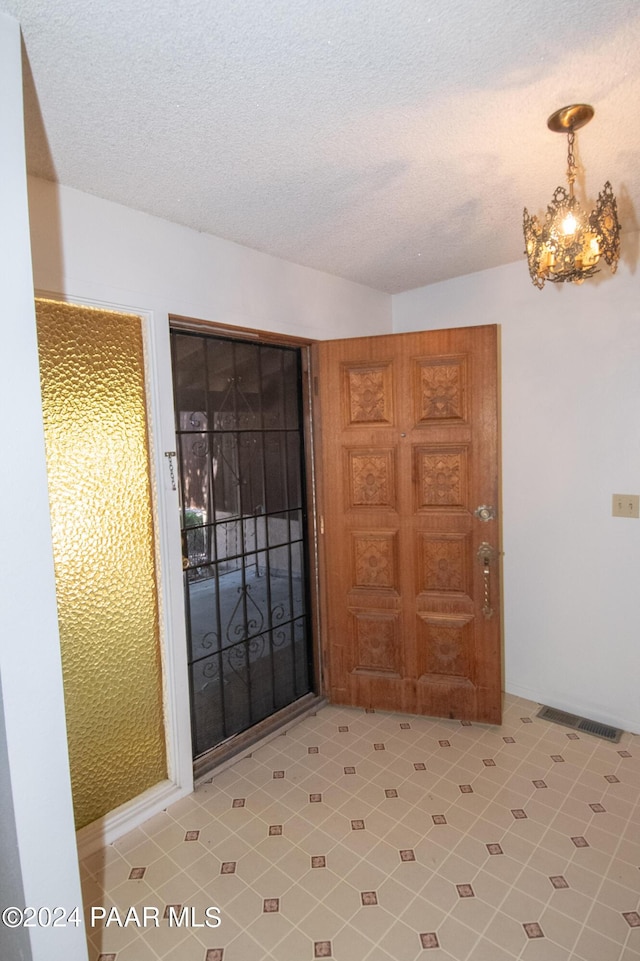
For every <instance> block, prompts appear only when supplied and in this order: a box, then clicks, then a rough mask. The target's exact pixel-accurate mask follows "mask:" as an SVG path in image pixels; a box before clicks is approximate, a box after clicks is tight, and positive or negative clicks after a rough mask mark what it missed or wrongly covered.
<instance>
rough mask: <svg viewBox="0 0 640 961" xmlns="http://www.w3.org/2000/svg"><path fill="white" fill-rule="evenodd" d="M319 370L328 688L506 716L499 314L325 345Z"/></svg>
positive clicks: (407, 707)
mask: <svg viewBox="0 0 640 961" xmlns="http://www.w3.org/2000/svg"><path fill="white" fill-rule="evenodd" d="M316 376H317V383H318V391H319V410H320V431H319V434H320V444H319V455H320V456H319V458H318V463H319V465H320V469H319V474H320V482H321V483H320V492H321V513H322V524H321V530H323V532H324V533H323V534H322V535H321V541H322V543H321V548H322V551H321V556H322V565H323V566H322V570H323V582H324V586H325V590H324V616H323V639H324V649H325V658H326V662H327V664H326V668H327V675H328V685H327V686H328V693H329V696H330V698H331V700H332V701H334V702H335V703H342V704H353V705H360V706H363V707H368V708H380V709H387V710H398V711H407V712H412V713H420V714H428V715H434V716H444V717H456V718H460V719H469V720H471V719H476V720H482V721H487V722H493V723H498V722H499V720H500V712H501V690H500V689H501V666H500V602H499V576H498V575H499V570H498V565H497V563H496V560H495V557H497V556H498V555H497V551H498V548H499V544H498V537H499V527H498V520H497V517H496V518H492V519H490V520H489V521H488V522H484V521H482V520H481V519H480V518H479V517H478V516H477V514H476V513H475V511H476V508H477V507H479V506H481V505H491V506H493V507H494V508H497V506H498V479H499V475H498V464H499V450H498V437H499V434H498V388H497V329H496V327H495V326H483V327H472V328H459V329H454V330H443V331H424V332H419V333H414V334H397V335H388V336H380V337H366V338H357V339H350V340H341V341H328V342H324V343H320V344H318V345H317V350H316ZM483 543H490V545H491V547H492V548H493V549H494V550H495V551H496V554H495V555H494V554H491V561H490V564H489V567H488V568H487V567H486V565H485V564H484V563H481V560H479V558H478V550H479V548H480V545H481V544H483ZM483 557H484V555H483Z"/></svg>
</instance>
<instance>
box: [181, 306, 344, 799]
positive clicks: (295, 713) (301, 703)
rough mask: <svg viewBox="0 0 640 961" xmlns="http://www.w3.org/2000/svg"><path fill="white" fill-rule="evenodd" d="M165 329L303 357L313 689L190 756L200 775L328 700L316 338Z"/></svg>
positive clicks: (185, 326)
mask: <svg viewBox="0 0 640 961" xmlns="http://www.w3.org/2000/svg"><path fill="white" fill-rule="evenodd" d="M168 329H169V330H170V331H172V330H175V331H184V332H185V333H199V334H205V335H209V336H211V337H216V336H219V337H225V338H227V339H230V340H237V341H252V342H253V343H262V344H270V345H272V346H275V347H295V348H298V349H299V350H300V358H301V362H302V363H301V367H302V411H303V424H302V434H303V438H304V466H305V476H306V507H307V551H306V556H305V560H306V563H307V575H308V581H309V600H310V607H311V609H310V612H309V627H310V630H311V650H312V663H313V687H314V691H311V692H310V693H309V694H305V695H303V697H301V698H299V699H298V700H296V701H293V703H292V704H289V705H287V706H286V707H284V708H282V709H281V710H279V711H277V712H276V713H275V714H272V715H270V716H269V717H267V718H265V719H264V720H263V721H259V722H258V723H257V724H254V725H253V727H250V728H249V729H248V730H246V731H243V732H241V733H240V734H235V735H232V737H230V738H228V739H227V740H226V741H223V742H222V743H221V744H219V745H217V746H216V747H214V748H212V749H211V750H210V751H208V752H207V753H206V754H204V755H202V757H199V758H196V759H195V760H194V761H192V763H193V775H194V778H195V779H196V780H198V779H200V778H202V777H204V776H205V775H206V774H208V773H209V772H210V771H211V770H213V769H214V768H215V769H217V770H219V769H220V766H221V765H223V764H226V763H230V762H231V761H234V760H236V759H237V757H238V755H240V754H241V753H242V752H243V751H245V750H247V749H248V748H249V747H251V746H253V745H255V744H256V743H257V742H258V741H261V740H264V739H266V738H269V737H272V736H273V735H274V734H276V733H279V732H281V731H282V730H283V728H285V727H287V726H289V725H290V724H292V723H293V722H294V721H297V720H299V719H300V718H301V717H303V716H304V715H305V714H309V713H311V712H312V711H315V710H316V709H317V708H318V707H319V706H321V705H322V704H324V703H325V702H326V697H325V686H324V682H323V678H324V671H323V656H322V650H323V645H322V631H321V610H322V607H321V603H320V596H321V582H322V572H321V568H320V564H319V554H318V546H319V545H318V541H319V538H318V526H317V516H318V497H317V486H316V483H317V472H316V456H317V450H316V443H315V439H314V420H315V419H316V417H317V416H318V410H317V403H316V404H315V406H314V388H313V373H312V370H311V353H312V347H313V344H315V343H316V341H315V340H312V339H310V338H305V337H295V336H293V335H290V334H278V333H274V332H272V331H264V330H255V329H253V328H250V327H235V326H232V325H230V324H221V323H216V322H215V321H205V320H197V319H194V318H191V317H184V316H181V315H178V314H169V324H168ZM172 383H173V381H172ZM172 403H173V402H172ZM176 469H177V466H176ZM183 615H184V610H183ZM189 699H190V698H189ZM189 717H190V714H189ZM189 726H190V721H189Z"/></svg>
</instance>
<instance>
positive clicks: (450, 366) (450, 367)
mask: <svg viewBox="0 0 640 961" xmlns="http://www.w3.org/2000/svg"><path fill="white" fill-rule="evenodd" d="M414 406H415V419H416V424H417V425H418V426H420V425H421V424H430V423H433V422H436V423H442V422H443V421H444V422H451V421H465V420H466V419H467V367H466V358H465V357H464V356H460V357H441V358H439V359H434V360H418V361H417V362H416V366H415V376H414Z"/></svg>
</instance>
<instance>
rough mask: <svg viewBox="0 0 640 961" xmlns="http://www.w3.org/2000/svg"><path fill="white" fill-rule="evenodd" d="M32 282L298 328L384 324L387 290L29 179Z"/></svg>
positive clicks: (164, 309) (310, 333) (206, 316)
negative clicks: (293, 262) (377, 288)
mask: <svg viewBox="0 0 640 961" xmlns="http://www.w3.org/2000/svg"><path fill="white" fill-rule="evenodd" d="M29 205H30V210H31V232H32V255H33V269H34V278H35V285H36V287H37V288H41V289H45V290H50V291H58V292H66V293H68V294H74V295H77V296H86V297H90V298H94V299H101V300H104V301H107V302H110V301H114V302H115V303H119V304H130V305H131V306H136V307H137V308H139V309H145V310H153V311H154V312H155V313H156V314H157V323H158V324H162V325H163V326H166V316H167V314H168V313H174V314H181V315H184V316H187V317H193V318H197V319H201V320H212V321H215V322H217V323H225V324H233V325H238V326H244V327H251V328H254V329H256V330H270V331H276V332H278V333H283V334H292V335H296V336H299V337H310V338H317V339H319V340H322V339H326V338H329V337H350V336H357V335H359V334H362V333H371V334H373V333H389V331H390V330H391V298H390V297H389V296H388V295H387V294H382V293H380V292H379V291H375V290H371V289H370V288H368V287H363V286H362V285H360V284H353V283H350V282H349V281H346V280H341V279H340V278H338V277H332V276H330V275H329V274H325V273H322V272H321V271H318V270H311V269H309V268H308V267H300V266H298V265H296V264H292V263H289V262H287V261H285V260H280V259H278V258H277V257H271V256H269V255H268V254H262V253H259V252H258V251H255V250H251V249H249V248H248V247H241V246H240V245H238V244H234V243H231V242H229V241H226V240H221V239H219V238H218V237H212V236H210V235H208V234H202V233H198V232H197V231H195V230H191V229H189V228H188V227H181V226H179V225H178V224H173V223H169V222H168V221H166V220H160V219H159V218H157V217H150V216H148V215H147V214H143V213H140V212H138V211H136V210H131V209H129V208H128V207H122V206H120V205H119V204H114V203H111V202H109V201H106V200H100V199H99V198H97V197H93V196H90V195H89V194H85V193H82V192H80V191H78V190H72V189H70V188H66V187H56V186H54V185H53V184H51V183H48V182H46V181H43V180H36V179H33V178H30V179H29Z"/></svg>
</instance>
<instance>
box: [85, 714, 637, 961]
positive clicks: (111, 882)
mask: <svg viewBox="0 0 640 961" xmlns="http://www.w3.org/2000/svg"><path fill="white" fill-rule="evenodd" d="M537 709H538V705H536V704H533V703H532V702H530V701H523V700H521V699H519V698H515V697H512V696H507V698H506V703H505V712H504V724H503V726H502V727H501V728H492V727H486V726H483V725H475V724H474V725H470V724H468V723H462V724H461V723H460V722H456V721H441V720H433V719H429V718H420V717H406V716H400V715H393V714H386V713H369V712H365V711H363V710H359V709H350V708H338V707H325V708H323V709H322V710H320V711H319V712H318V714H317V715H316V716H313V717H308V718H306V719H305V720H303V721H301V722H300V723H299V724H298V725H297V726H296V727H295V728H293V729H291V730H290V731H289V732H288V733H287V734H284V735H281V736H279V737H277V738H276V739H275V740H273V741H271V742H270V743H268V744H267V745H265V746H262V747H260V748H259V749H257V750H256V751H255V752H254V753H253V754H252V755H251V756H250V757H247V758H244V759H243V760H241V761H239V762H238V763H236V764H235V765H234V766H233V767H231V768H228V769H227V770H226V771H224V772H222V773H221V774H219V775H217V776H215V777H214V778H213V779H211V780H209V781H208V782H207V783H204V784H201V785H200V786H199V788H198V789H197V790H196V792H195V794H193V795H192V796H191V797H189V798H186V799H185V800H183V801H180V802H179V803H177V804H175V805H173V806H172V807H170V808H169V809H167V811H166V812H163V813H162V814H159V815H158V816H156V817H154V818H152V819H151V820H150V821H148V822H147V823H145V824H144V825H143V827H141V828H138V829H136V830H135V831H133V832H132V833H131V834H128V835H127V836H126V837H124V838H122V839H120V840H119V841H117V842H116V843H115V844H113V845H110V846H109V847H108V848H106V849H105V850H103V851H100V852H98V853H96V854H94V855H92V856H91V857H89V858H87V859H86V860H85V861H84V862H83V863H82V865H81V870H82V877H83V889H84V896H85V909H86V910H88V909H89V908H90V907H91V906H92V905H100V906H104V907H105V908H107V909H110V908H111V907H115V908H116V909H117V912H116V913H114V914H112V918H115V917H116V916H117V917H118V918H119V919H120V922H121V923H124V921H126V915H127V910H128V909H129V908H130V907H135V908H136V910H137V914H136V915H130V921H129V923H128V924H127V925H126V926H123V927H120V926H118V924H117V922H115V921H114V920H112V922H111V923H110V924H109V925H108V926H105V925H104V921H102V922H101V921H98V922H97V923H96V926H95V927H93V928H92V929H89V930H90V932H91V933H90V937H89V956H90V961H158V959H162V961H268V959H270V961H314V959H317V958H332V959H335V961H417V959H421V961H512V959H523V961H638V959H640V803H639V801H640V738H638V737H634V736H632V735H630V734H624V735H623V738H622V741H621V742H620V743H619V744H610V743H607V742H605V741H602V740H599V739H597V738H594V737H590V736H589V735H587V734H581V735H579V736H578V735H576V734H575V733H573V732H572V731H570V730H568V729H567V728H563V727H559V726H557V725H553V724H550V723H549V722H547V721H542V720H540V719H538V718H536V717H535V714H536V711H537ZM145 906H146V907H147V908H148V909H150V911H151V913H148V914H147V920H148V924H147V926H146V927H141V926H140V927H139V926H138V925H137V923H136V917H137V918H138V919H139V920H140V922H141V923H142V921H143V920H144V915H143V911H142V908H143V907H145ZM185 907H186V908H187V909H188V910H187V912H186V913H183V911H184V908H185ZM207 908H218V909H219V912H220V913H219V918H220V919H221V923H220V925H219V926H217V927H215V926H213V925H215V923H216V920H217V919H218V915H217V914H216V912H211V911H210V912H209V915H208V916H207V914H206V909H207ZM154 911H157V912H158V917H159V919H160V920H159V923H158V926H156V925H155V922H154V914H153V912H154ZM177 920H182V921H183V922H184V923H183V924H182V925H180V926H179V925H178V924H177ZM170 921H171V923H170ZM187 921H189V923H190V924H189V927H187V926H186V922H187ZM207 922H208V924H207ZM198 925H200V926H198Z"/></svg>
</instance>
